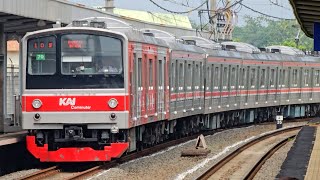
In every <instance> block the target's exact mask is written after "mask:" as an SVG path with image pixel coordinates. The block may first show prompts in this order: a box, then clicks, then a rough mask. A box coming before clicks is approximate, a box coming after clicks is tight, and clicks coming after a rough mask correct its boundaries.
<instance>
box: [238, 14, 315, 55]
mask: <svg viewBox="0 0 320 180" xmlns="http://www.w3.org/2000/svg"><path fill="white" fill-rule="evenodd" d="M245 22H246V24H245V26H243V27H236V28H235V30H234V32H233V38H234V40H236V41H240V42H246V43H249V44H252V45H255V46H257V47H266V46H270V45H285V46H291V47H297V44H296V41H295V38H296V37H297V34H298V32H299V31H300V26H299V24H298V23H297V22H296V21H288V20H281V21H274V20H270V19H267V18H264V17H256V18H254V17H249V16H246V17H245ZM298 44H299V45H298V48H299V49H302V50H312V49H313V40H312V39H310V38H308V37H307V36H305V35H304V33H303V32H302V31H301V33H300V35H299V43H298Z"/></svg>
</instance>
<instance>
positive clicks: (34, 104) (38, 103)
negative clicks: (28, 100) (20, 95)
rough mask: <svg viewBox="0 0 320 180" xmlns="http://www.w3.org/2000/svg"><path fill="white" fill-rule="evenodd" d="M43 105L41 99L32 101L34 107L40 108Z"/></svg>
mask: <svg viewBox="0 0 320 180" xmlns="http://www.w3.org/2000/svg"><path fill="white" fill-rule="evenodd" d="M41 106H42V102H41V101H40V99H35V100H33V101H32V107H33V108H35V109H39V108H40V107H41Z"/></svg>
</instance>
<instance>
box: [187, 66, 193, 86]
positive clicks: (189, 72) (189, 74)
mask: <svg viewBox="0 0 320 180" xmlns="http://www.w3.org/2000/svg"><path fill="white" fill-rule="evenodd" d="M191 86H192V65H191V64H190V63H188V64H187V68H186V87H187V90H191V89H192V87H191Z"/></svg>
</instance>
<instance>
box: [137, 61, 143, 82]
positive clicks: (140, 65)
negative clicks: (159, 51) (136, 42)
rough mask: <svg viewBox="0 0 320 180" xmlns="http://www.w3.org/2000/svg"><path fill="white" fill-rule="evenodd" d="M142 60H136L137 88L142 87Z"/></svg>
mask: <svg viewBox="0 0 320 180" xmlns="http://www.w3.org/2000/svg"><path fill="white" fill-rule="evenodd" d="M141 71H142V58H138V87H139V88H141V87H142V72H141Z"/></svg>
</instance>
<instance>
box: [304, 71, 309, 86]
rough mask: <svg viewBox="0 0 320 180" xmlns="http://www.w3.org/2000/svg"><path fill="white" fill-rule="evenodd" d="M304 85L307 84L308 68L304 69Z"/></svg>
mask: <svg viewBox="0 0 320 180" xmlns="http://www.w3.org/2000/svg"><path fill="white" fill-rule="evenodd" d="M304 85H305V86H309V70H308V69H306V70H305V71H304Z"/></svg>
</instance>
